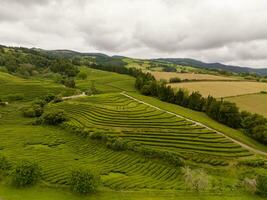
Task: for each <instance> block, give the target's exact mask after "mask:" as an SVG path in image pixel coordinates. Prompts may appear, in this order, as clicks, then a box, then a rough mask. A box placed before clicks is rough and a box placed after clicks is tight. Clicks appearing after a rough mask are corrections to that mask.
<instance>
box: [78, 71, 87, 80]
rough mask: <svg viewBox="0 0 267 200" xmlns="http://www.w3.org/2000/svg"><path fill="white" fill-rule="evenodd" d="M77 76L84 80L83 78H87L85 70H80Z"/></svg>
mask: <svg viewBox="0 0 267 200" xmlns="http://www.w3.org/2000/svg"><path fill="white" fill-rule="evenodd" d="M78 77H79V78H80V79H82V80H85V79H87V74H86V73H85V72H80V73H79V74H78Z"/></svg>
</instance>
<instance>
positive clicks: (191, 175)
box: [182, 166, 209, 192]
mask: <svg viewBox="0 0 267 200" xmlns="http://www.w3.org/2000/svg"><path fill="white" fill-rule="evenodd" d="M182 174H183V177H184V181H185V184H186V187H187V189H191V190H195V191H197V192H199V191H202V190H205V189H207V186H208V183H209V181H208V175H207V174H206V173H205V171H204V170H202V169H199V170H198V169H196V170H191V169H190V168H189V167H188V166H185V167H183V168H182Z"/></svg>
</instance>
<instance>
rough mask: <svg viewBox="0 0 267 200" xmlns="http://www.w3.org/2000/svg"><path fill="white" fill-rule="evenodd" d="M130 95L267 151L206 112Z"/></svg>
mask: <svg viewBox="0 0 267 200" xmlns="http://www.w3.org/2000/svg"><path fill="white" fill-rule="evenodd" d="M130 95H132V96H133V97H135V98H137V99H140V100H142V101H145V102H147V103H150V104H152V105H154V106H157V107H159V108H161V109H165V110H168V111H171V112H174V113H176V114H179V115H182V116H184V117H186V118H189V119H192V120H195V121H198V122H201V123H203V124H205V125H207V126H209V127H211V128H213V129H215V130H218V131H220V132H222V133H224V134H226V135H228V136H230V137H232V138H234V139H236V140H239V141H241V142H243V143H245V144H247V145H249V146H251V147H254V148H255V149H259V150H262V151H265V152H267V146H264V145H262V144H259V143H258V142H256V141H255V140H253V139H251V138H249V137H247V136H246V135H244V134H243V133H241V132H240V131H238V130H235V129H232V128H229V127H227V126H225V125H223V124H220V123H218V122H216V121H215V120H213V119H211V118H210V117H208V116H207V115H206V114H205V113H202V112H197V111H193V110H191V109H188V108H184V107H182V106H178V105H174V104H170V103H165V102H162V101H160V100H158V99H156V98H153V97H147V96H143V95H140V94H137V93H130Z"/></svg>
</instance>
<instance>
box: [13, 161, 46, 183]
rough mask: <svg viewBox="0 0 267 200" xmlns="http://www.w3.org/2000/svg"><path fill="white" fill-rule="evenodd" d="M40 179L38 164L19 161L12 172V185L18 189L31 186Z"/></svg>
mask: <svg viewBox="0 0 267 200" xmlns="http://www.w3.org/2000/svg"><path fill="white" fill-rule="evenodd" d="M40 178H41V169H40V167H39V166H38V164H36V163H33V162H30V161H26V160H24V161H21V162H20V163H18V164H17V165H16V166H15V168H14V170H13V172H12V181H13V184H14V185H16V186H18V187H25V186H31V185H34V184H35V183H37V181H38V180H40Z"/></svg>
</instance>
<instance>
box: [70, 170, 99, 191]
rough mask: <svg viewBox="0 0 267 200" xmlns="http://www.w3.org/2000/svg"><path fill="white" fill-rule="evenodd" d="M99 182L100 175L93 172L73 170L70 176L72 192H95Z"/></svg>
mask: <svg viewBox="0 0 267 200" xmlns="http://www.w3.org/2000/svg"><path fill="white" fill-rule="evenodd" d="M98 182H99V177H98V175H96V173H94V172H93V171H91V170H84V169H77V170H73V171H72V173H71V176H70V186H71V188H72V191H73V192H76V193H80V194H89V193H92V192H95V191H96V189H97V186H98Z"/></svg>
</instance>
